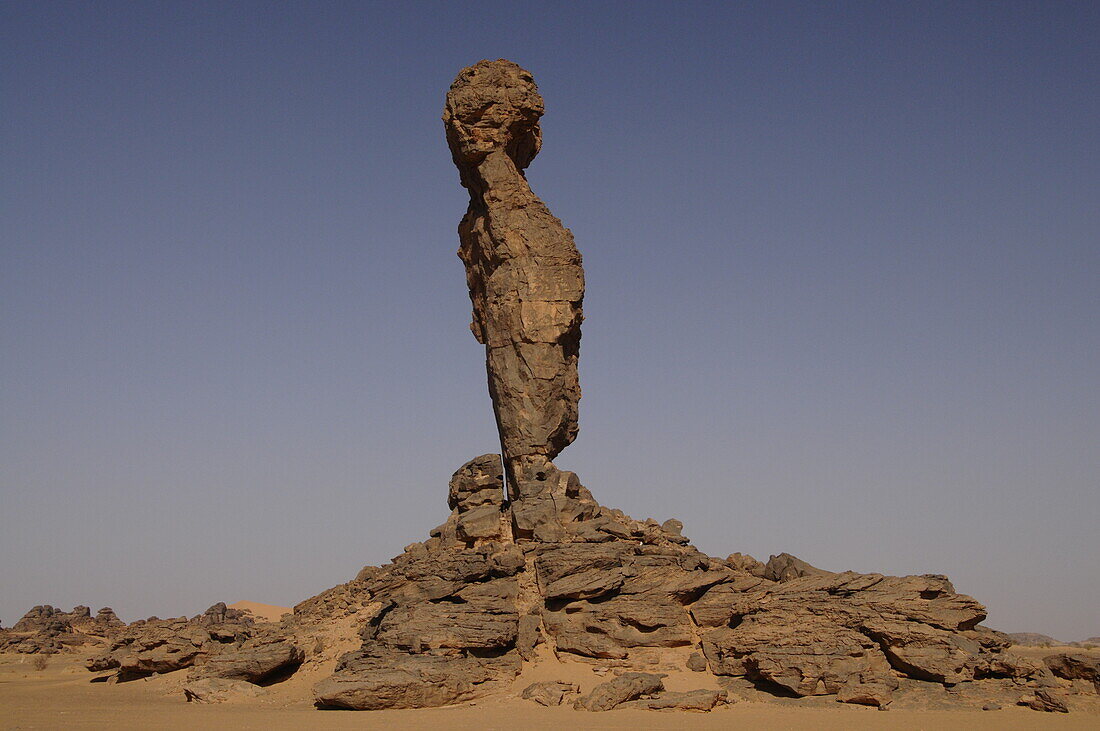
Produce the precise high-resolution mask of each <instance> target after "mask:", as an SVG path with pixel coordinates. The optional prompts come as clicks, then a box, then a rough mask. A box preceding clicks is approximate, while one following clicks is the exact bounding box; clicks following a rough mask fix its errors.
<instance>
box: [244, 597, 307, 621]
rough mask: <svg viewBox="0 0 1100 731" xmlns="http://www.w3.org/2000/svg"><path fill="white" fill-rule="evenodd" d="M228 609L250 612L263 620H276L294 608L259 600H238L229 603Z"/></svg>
mask: <svg viewBox="0 0 1100 731" xmlns="http://www.w3.org/2000/svg"><path fill="white" fill-rule="evenodd" d="M229 608H230V609H241V610H244V611H247V612H251V613H252V616H253V617H255V618H256V619H258V620H260V621H263V622H278V621H279V620H280V619H281V618H282V616H283V615H284V614H289V613H291V612H293V611H294V610H293V609H291V608H290V607H277V606H275V605H274V604H260V603H259V602H250V601H243V600H242V601H239V602H233V603H232V604H230V605H229Z"/></svg>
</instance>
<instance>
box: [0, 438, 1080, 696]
mask: <svg viewBox="0 0 1100 731" xmlns="http://www.w3.org/2000/svg"><path fill="white" fill-rule="evenodd" d="M544 477H545V478H546V479H545V484H544V485H543V486H542V488H543V489H542V492H541V493H540V492H533V495H532V497H531V498H528V499H524V500H521V501H516V502H515V503H508V502H506V501H505V500H504V499H503V497H502V496H503V490H502V484H503V479H502V478H503V476H502V473H501V468H500V459H499V457H497V456H496V455H483V456H482V457H478V458H477V459H475V460H471V461H470V462H469V463H467V464H466V465H464V466H463V467H462V468H460V469H459V470H458V471H457V472H456V473H455V475H454V477H453V478H452V480H451V485H450V495H449V504H450V506H451V508H452V513H451V516H450V518H448V520H447V522H446V523H444V524H443V525H442V526H440V527H439V528H437V529H435V530H433V531H432V534H431V537H430V538H429V539H428V540H427V541H424V542H422V543H413V544H411V545H409V546H407V547H406V548H405V551H404V553H402V554H401V555H400V556H397V557H396V558H394V559H393V561H392V562H391V563H389V564H386V565H385V566H380V567H376V566H368V567H366V568H364V569H363V570H362V571H360V572H359V575H358V576H357V577H356V578H355V579H354V580H352V581H350V582H348V583H347V584H342V585H340V586H337V587H334V588H332V589H330V590H328V591H326V592H323V593H322V594H319V595H318V596H315V597H313V598H311V599H308V600H306V601H304V602H302V603H301V604H299V605H298V606H296V607H295V608H294V614H293V615H291V616H287V617H284V619H283V620H282V621H280V622H279V623H257V622H254V621H253V619H252V618H251V616H250V615H248V614H247V613H242V612H238V611H235V610H232V609H227V608H226V606H225V605H224V604H217V605H215V606H213V607H211V608H210V609H209V610H207V612H205V613H204V614H202V615H199V616H197V617H193V618H191V619H186V618H179V619H170V620H160V619H157V618H150V619H149V620H141V621H138V622H134V623H132V624H130V625H128V626H127V625H123V624H122V622H120V621H119V620H118V618H117V617H114V613H113V612H110V610H107V609H105V610H101V612H100V613H99V616H97V617H95V618H93V617H91V614H90V612H89V611H88V610H87V609H86V608H83V607H77V608H76V609H75V610H74V611H73V612H71V613H62V612H59V611H58V610H56V609H54V608H52V607H36V608H35V609H34V610H32V611H31V612H29V613H28V615H27V616H26V617H24V618H23V619H22V620H20V622H19V623H18V624H17V625H16V626H15V627H14V628H12V630H9V631H6V632H4V633H3V635H2V636H0V642H3V643H4V649H7V650H9V651H11V650H14V651H20V652H52V651H56V650H57V649H59V648H62V647H72V646H79V645H82V644H83V645H96V646H98V647H99V651H98V652H97V653H96V654H95V655H94V656H93V657H91V658H89V660H88V662H87V667H88V669H89V670H92V671H93V672H97V673H104V672H109V673H110V679H111V680H112V681H125V680H129V679H133V678H138V677H145V676H148V675H151V674H154V673H166V672H173V671H177V670H182V669H187V670H188V678H189V684H188V686H187V688H188V690H187V693H188V698H190V699H191V700H193V701H195V702H222V701H224V700H236V699H241V698H245V699H247V698H249V697H252V696H253V695H255V693H254V692H253V691H252V690H250V688H255V687H257V686H262V685H265V684H268V683H271V682H274V681H277V680H279V679H282V678H285V677H287V676H288V675H290V674H292V673H294V672H295V670H297V669H298V668H299V667H300V666H302V665H303V664H306V665H308V666H309V667H311V668H314V669H315V670H316V671H317V672H320V671H319V668H321V667H334V668H335V669H334V671H333V672H332V673H331V676H330V677H328V678H327V679H324V680H322V681H321V682H319V683H317V684H316V686H315V688H314V701H315V704H316V705H317V706H318V707H320V708H349V709H364V710H375V709H392V708H422V707H431V706H442V705H449V704H454V703H461V702H468V701H473V700H477V699H478V698H482V697H485V696H488V695H494V694H503V693H510V692H516V693H519V692H520V691H519V690H518V689H517V688H514V687H513V686H514V684H515V681H516V678H517V677H518V676H519V675H520V673H521V671H522V670H523V668H524V667H525V666H526V665H529V664H532V663H534V664H537V663H540V662H546V661H548V660H550V661H552V660H553V658H555V657H556V658H557V659H558V660H561V661H573V662H579V663H584V664H589V665H590V666H591V667H592V668H593V670H594V671H595V672H597V673H598V674H603V675H608V676H611V677H610V679H609V680H608V681H607V682H605V683H603V684H601V685H599V686H597V687H596V688H594V689H593V690H592V691H591V692H590V693H588V694H587V695H584V696H580V695H579V693H580V689H579V688H578V687H577V686H576V685H573V684H572V683H569V682H564V681H559V682H554V681H549V682H538V683H534V684H530V685H529V686H528V687H526V688H525V689H524V690H522V697H523V698H527V699H529V700H531V701H532V702H534V703H539V704H542V705H560V704H563V703H570V704H572V705H573V706H574V707H575V708H577V709H582V710H586V711H602V710H610V709H612V708H635V709H639V708H640V709H650V710H695V711H707V710H710V709H712V708H714V707H715V706H716V705H719V704H721V703H735V702H737V701H738V700H743V699H752V700H757V701H759V700H763V699H766V700H770V701H772V702H777V703H792V702H798V703H800V704H806V703H811V704H812V703H816V702H818V701H824V702H836V701H839V702H842V703H853V704H860V705H866V706H874V707H878V708H883V709H885V708H890V707H893V708H907V707H914V708H990V709H992V708H999V707H1002V706H1005V705H1014V704H1021V705H1026V706H1028V707H1030V708H1034V709H1036V710H1042V711H1056V712H1057V711H1064V710H1072V709H1074V708H1082V709H1091V710H1094V711H1100V696H1098V694H1100V664H1098V661H1097V659H1096V658H1095V657H1093V656H1090V655H1085V654H1079V655H1077V654H1073V655H1052V656H1050V657H1048V658H1046V660H1045V662H1039V661H1036V660H1030V659H1027V658H1023V657H1020V656H1018V655H1015V654H1013V653H1011V652H1008V651H1006V648H1007V647H1008V646H1009V644H1010V640H1009V638H1008V637H1007V636H1006V635H1004V634H1002V633H999V632H995V631H993V630H990V629H987V628H984V627H982V626H981V625H980V622H981V621H982V620H983V619H984V618H985V609H984V607H982V605H981V604H979V603H978V602H977V601H975V600H974V599H972V598H971V597H968V596H965V595H962V594H958V593H956V592H955V589H954V587H953V586H952V585H951V582H950V581H948V579H947V578H946V577H944V576H938V575H923V576H905V577H895V576H883V575H881V574H857V573H854V572H850V571H849V572H843V573H832V572H828V571H823V570H820V569H817V568H815V567H813V566H811V565H809V564H807V563H805V562H803V561H800V560H798V559H796V558H794V557H793V556H789V555H787V554H781V555H779V556H773V557H772V558H771V559H770V560H769V561H768V562H767V563H766V564H764V563H761V562H759V561H756V560H755V559H753V558H752V557H750V556H745V555H742V554H732V555H730V556H728V557H727V558H724V559H722V558H715V557H712V556H707V555H705V554H703V553H701V552H700V551H698V550H697V549H695V548H694V547H693V546H692V545H691V543H690V542H689V540H688V539H687V538H685V537H684V536H683V535H682V533H681V525H680V523H679V521H675V520H669V521H665V522H664V523H662V524H659V523H657V522H656V521H653V520H646V521H636V520H632V519H631V518H629V517H628V516H626V515H624V514H623V513H622V512H621V511H617V510H610V509H607V508H604V507H603V506H600V505H599V504H598V503H597V502H596V501H595V500H594V499H593V498H592V496H591V494H590V493H589V492H588V491H587V490H586V489H585V488H584V487H583V486H581V485H580V482H579V481H578V480H577V478H576V476H575V475H573V474H572V473H568V472H561V471H558V470H556V469H554V468H551V469H550V470H548V471H547V473H546V474H545V475H544ZM355 634H357V635H358V637H357V638H356V637H355ZM353 639H354V642H355V643H356V644H358V645H359V647H358V649H355V650H353V651H351V652H344V653H343V654H342V655H341V656H339V658H338V661H335V662H334V660H335V658H336V657H337V655H336V653H338V652H339V651H340V650H339V648H340V647H343V648H345V649H348V648H349V647H353V646H354V645H353V644H352V640H353ZM670 658H671V659H670ZM326 663H331V664H326ZM653 670H666V671H668V672H672V671H690V672H694V673H695V674H696V675H697V676H698V677H699V679H700V682H699V685H700V687H699V688H698V689H696V690H690V691H676V692H674V691H669V690H666V689H665V687H664V685H663V683H662V681H661V678H662V675H661V674H658V673H654V672H653ZM100 677H106V676H102V675H101V676H100ZM544 677H545V676H544ZM691 677H695V676H691ZM703 686H706V687H703ZM716 688H718V689H716Z"/></svg>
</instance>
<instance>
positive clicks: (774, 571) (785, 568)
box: [764, 553, 830, 581]
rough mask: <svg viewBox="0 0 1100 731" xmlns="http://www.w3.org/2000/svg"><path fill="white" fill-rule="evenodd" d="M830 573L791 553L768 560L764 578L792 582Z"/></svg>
mask: <svg viewBox="0 0 1100 731" xmlns="http://www.w3.org/2000/svg"><path fill="white" fill-rule="evenodd" d="M829 573H830V572H829V571H824V570H822V569H819V568H816V567H814V566H811V565H810V564H808V563H806V562H805V561H803V560H801V559H798V558H795V557H794V556H792V555H791V554H789V553H781V554H779V555H778V556H772V557H771V558H769V559H768V563H767V565H766V566H764V578H766V579H771V580H772V581H790V580H791V579H798V578H801V577H803V576H821V575H825V574H829Z"/></svg>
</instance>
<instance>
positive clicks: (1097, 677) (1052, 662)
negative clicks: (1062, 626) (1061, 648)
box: [1043, 652, 1100, 693]
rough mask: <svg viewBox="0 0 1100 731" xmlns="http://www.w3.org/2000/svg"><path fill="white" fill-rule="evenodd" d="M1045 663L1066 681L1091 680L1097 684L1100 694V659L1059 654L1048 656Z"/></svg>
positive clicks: (1091, 656) (1079, 654)
mask: <svg viewBox="0 0 1100 731" xmlns="http://www.w3.org/2000/svg"><path fill="white" fill-rule="evenodd" d="M1043 663H1044V664H1045V665H1046V666H1047V667H1048V668H1050V671H1051V672H1052V673H1054V674H1055V675H1057V676H1058V677H1059V678H1065V679H1066V680H1089V681H1092V682H1093V683H1096V684H1097V692H1098V693H1100V657H1096V656H1095V655H1085V654H1081V653H1073V654H1070V653H1066V652H1062V653H1058V654H1057V655H1047V656H1046V657H1044V658H1043Z"/></svg>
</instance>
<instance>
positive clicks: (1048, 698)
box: [1017, 688, 1069, 713]
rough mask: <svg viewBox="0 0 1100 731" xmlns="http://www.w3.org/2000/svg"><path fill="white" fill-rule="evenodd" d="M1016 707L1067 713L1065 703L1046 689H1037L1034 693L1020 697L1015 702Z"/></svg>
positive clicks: (1067, 709) (1067, 708)
mask: <svg viewBox="0 0 1100 731" xmlns="http://www.w3.org/2000/svg"><path fill="white" fill-rule="evenodd" d="M1017 705H1021V706H1027V707H1028V708H1030V709H1031V710H1033V711H1044V712H1046V713H1069V707H1068V706H1066V702H1065V701H1064V700H1062V699H1061V698H1060V697H1059V696H1058V695H1056V694H1055V693H1054V692H1053V691H1050V690H1047V689H1046V688H1037V689H1036V690H1035V691H1033V692H1031V693H1028V694H1026V695H1023V696H1021V697H1020V700H1019V701H1017Z"/></svg>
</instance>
